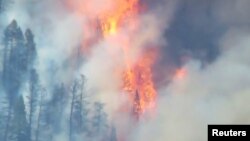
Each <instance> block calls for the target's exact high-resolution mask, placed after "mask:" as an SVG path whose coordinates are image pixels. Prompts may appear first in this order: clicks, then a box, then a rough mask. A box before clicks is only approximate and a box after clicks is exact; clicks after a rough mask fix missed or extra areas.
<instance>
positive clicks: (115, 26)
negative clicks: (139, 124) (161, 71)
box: [100, 0, 156, 117]
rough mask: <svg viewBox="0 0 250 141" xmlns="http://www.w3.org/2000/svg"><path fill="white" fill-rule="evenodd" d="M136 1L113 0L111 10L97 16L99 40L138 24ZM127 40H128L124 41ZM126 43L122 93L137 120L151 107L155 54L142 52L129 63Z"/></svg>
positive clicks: (153, 90) (152, 104)
mask: <svg viewBox="0 0 250 141" xmlns="http://www.w3.org/2000/svg"><path fill="white" fill-rule="evenodd" d="M137 14H138V0H117V1H116V3H115V7H113V9H110V10H108V11H106V12H104V13H102V15H101V16H100V21H101V27H102V32H103V36H104V37H107V36H110V35H115V34H117V33H118V32H119V28H121V27H123V28H124V26H125V28H128V29H130V27H134V23H136V22H138V21H137V19H136V16H137ZM128 38H129V37H128ZM130 47H131V46H130V44H129V41H128V42H126V46H124V47H123V51H124V61H125V64H126V65H127V66H126V69H125V70H124V71H123V77H122V78H123V90H124V91H125V92H127V93H128V94H129V95H130V100H131V104H132V106H133V107H134V109H133V113H134V114H135V115H136V116H137V117H138V116H139V115H141V114H143V113H144V112H145V111H146V110H150V109H152V108H153V107H154V106H155V99H156V90H155V86H154V83H153V76H152V69H151V67H152V65H153V63H154V58H155V53H154V52H153V51H151V50H148V51H145V52H144V53H143V54H142V55H141V56H140V57H139V58H138V60H137V61H136V62H135V63H132V62H131V61H129V60H130V59H129V58H128V55H127V54H128V52H129V51H130V50H129V49H130Z"/></svg>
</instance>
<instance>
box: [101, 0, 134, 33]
mask: <svg viewBox="0 0 250 141" xmlns="http://www.w3.org/2000/svg"><path fill="white" fill-rule="evenodd" d="M137 7H138V0H116V1H114V2H113V6H112V8H111V9H109V10H107V11H105V12H103V13H102V14H101V16H100V21H101V22H102V31H103V34H104V36H108V35H112V34H115V33H117V30H118V28H119V27H120V26H121V24H124V23H125V19H126V20H129V19H131V18H134V16H136V15H137V12H138V8H137ZM131 21H133V20H130V21H129V22H130V23H131ZM122 22H124V23H122Z"/></svg>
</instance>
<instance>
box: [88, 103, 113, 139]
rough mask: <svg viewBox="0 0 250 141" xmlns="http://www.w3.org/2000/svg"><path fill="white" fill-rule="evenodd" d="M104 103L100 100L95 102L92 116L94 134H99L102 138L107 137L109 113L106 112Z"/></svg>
mask: <svg viewBox="0 0 250 141" xmlns="http://www.w3.org/2000/svg"><path fill="white" fill-rule="evenodd" d="M103 108H104V104H102V103H100V102H95V103H94V113H93V117H92V127H93V130H92V135H95V136H97V137H98V138H100V140H102V139H103V138H107V130H108V128H109V127H108V124H107V114H106V113H105V112H104V109H103Z"/></svg>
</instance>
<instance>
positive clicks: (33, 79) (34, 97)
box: [28, 69, 40, 139]
mask: <svg viewBox="0 0 250 141" xmlns="http://www.w3.org/2000/svg"><path fill="white" fill-rule="evenodd" d="M29 86H30V95H29V97H28V100H29V118H28V120H29V135H30V138H31V139H32V133H33V132H32V131H33V130H32V128H33V126H34V124H35V123H34V121H35V117H36V116H35V112H36V110H37V106H38V97H39V96H38V94H39V90H40V87H39V80H38V74H37V72H36V70H35V69H32V70H31V74H30V79H29Z"/></svg>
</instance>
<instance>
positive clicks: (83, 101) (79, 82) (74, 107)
mask: <svg viewBox="0 0 250 141" xmlns="http://www.w3.org/2000/svg"><path fill="white" fill-rule="evenodd" d="M71 93H72V99H71V106H70V117H69V139H70V140H75V136H77V135H80V134H83V133H85V134H86V133H87V132H88V131H89V129H88V126H89V125H88V123H89V119H88V112H89V110H88V108H87V105H88V104H89V103H88V102H87V96H86V93H85V78H84V76H83V75H82V76H81V77H80V78H79V79H76V80H75V81H74V83H73V85H72V90H71Z"/></svg>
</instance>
